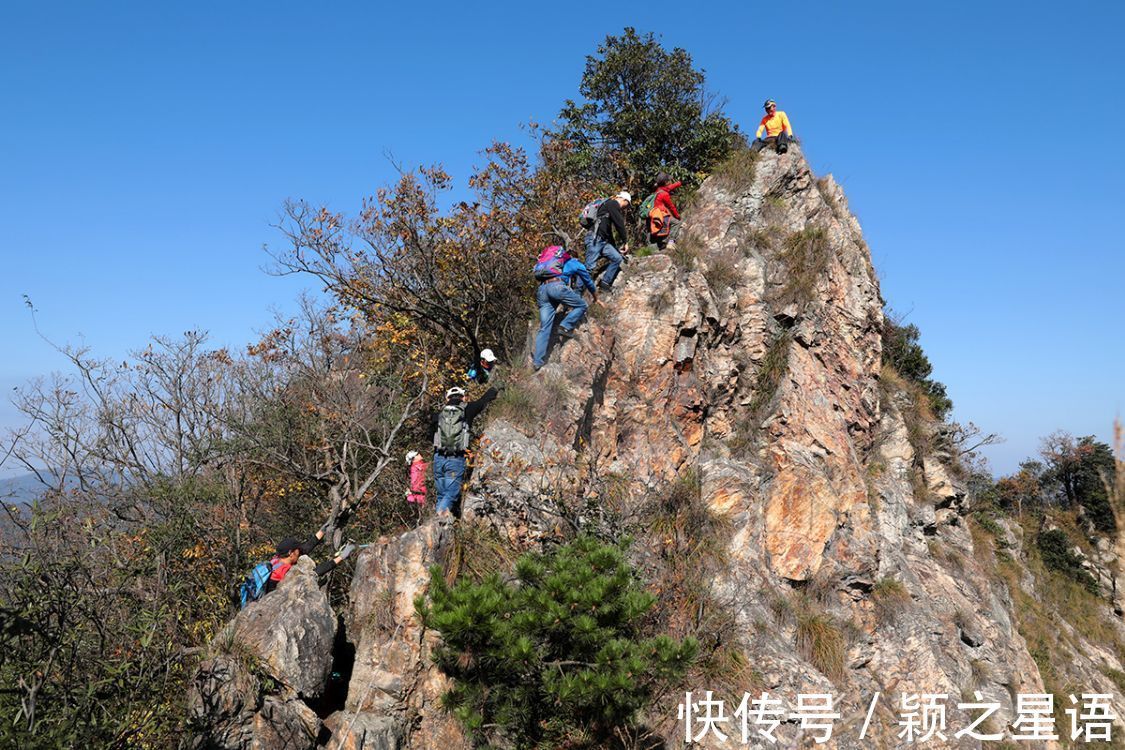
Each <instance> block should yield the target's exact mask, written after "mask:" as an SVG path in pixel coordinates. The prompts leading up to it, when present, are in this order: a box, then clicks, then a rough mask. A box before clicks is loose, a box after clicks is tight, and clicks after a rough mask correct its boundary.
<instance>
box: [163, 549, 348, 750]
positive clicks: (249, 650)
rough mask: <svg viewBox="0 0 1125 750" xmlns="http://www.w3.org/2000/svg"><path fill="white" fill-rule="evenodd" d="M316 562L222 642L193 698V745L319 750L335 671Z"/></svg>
mask: <svg viewBox="0 0 1125 750" xmlns="http://www.w3.org/2000/svg"><path fill="white" fill-rule="evenodd" d="M315 567H316V566H315V564H314V563H313V561H312V560H311V559H310V558H308V557H301V558H300V559H298V560H297V564H296V565H294V566H293V567H292V568H291V569H290V571H289V573H288V575H286V576H285V578H284V579H283V580H282V581H281V583H279V584H278V586H277V589H276V590H274V591H273V592H271V593H270V594H269V595H268V596H264V597H262V599H260V600H259V601H257V602H254V603H253V604H251V605H249V606H248V607H247V608H246V609H244V610H243V611H242V612H240V613H239V614H238V616H237V617H235V618H234V620H232V621H231V623H230V624H229V625H228V626H227V627H226V628H225V629H224V630H223V632H222V633H220V634H219V635H218V636H216V638H215V640H214V642H213V643H212V645H211V653H210V654H209V655H208V658H207V659H205V660H204V661H203V662H202V664H201V665H200V667H199V670H198V672H197V674H196V676H195V680H194V683H193V690H192V693H191V695H190V696H189V698H188V705H189V714H190V717H191V721H190V727H189V736H188V737H187V738H186V740H185V745H186V746H187V747H195V748H224V749H225V748H230V750H235V749H236V748H255V749H257V748H262V749H263V750H265V749H266V748H283V747H284V748H292V749H293V750H298V749H300V748H313V747H315V746H316V739H317V734H318V732H319V730H320V719H319V718H318V717H317V715H316V713H315V712H314V711H313V709H312V708H310V707H309V705H308V703H307V702H306V701H308V700H313V699H316V698H318V697H319V696H320V695H321V693H322V691H323V690H324V687H325V685H326V684H327V682H328V675H329V671H330V670H331V668H332V645H333V640H334V638H335V634H336V616H335V614H333V612H332V608H331V607H330V606H329V605H328V597H327V596H325V594H324V592H323V591H321V590H320V588H319V587H318V585H317V576H316V571H315Z"/></svg>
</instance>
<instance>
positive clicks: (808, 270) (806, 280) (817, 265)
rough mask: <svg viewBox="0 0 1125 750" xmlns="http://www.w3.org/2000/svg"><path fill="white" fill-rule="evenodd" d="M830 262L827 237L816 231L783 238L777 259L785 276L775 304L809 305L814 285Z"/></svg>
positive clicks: (804, 231) (813, 229)
mask: <svg viewBox="0 0 1125 750" xmlns="http://www.w3.org/2000/svg"><path fill="white" fill-rule="evenodd" d="M830 258H831V253H830V248H829V247H828V239H827V234H826V233H825V231H824V230H823V229H821V228H819V227H808V228H806V229H803V230H801V231H800V232H794V233H793V234H791V235H789V236H788V237H786V238H785V242H784V247H783V249H782V251H781V254H780V255H779V256H778V259H779V261H780V262H781V263H782V265H784V267H785V270H786V272H787V276H786V279H785V283H784V284H783V285H782V287H781V290H780V291H779V292H778V293H777V296H776V301H777V302H778V303H779V304H781V305H782V306H784V305H787V304H789V303H791V302H795V303H797V304H804V303H806V302H810V301H812V299H813V298H814V297H815V296H816V284H817V281H819V279H820V277H821V276H822V275H823V274H824V271H825V270H826V269H827V268H828V261H829V259H830Z"/></svg>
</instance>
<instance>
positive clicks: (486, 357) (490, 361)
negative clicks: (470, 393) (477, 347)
mask: <svg viewBox="0 0 1125 750" xmlns="http://www.w3.org/2000/svg"><path fill="white" fill-rule="evenodd" d="M495 364H496V355H495V354H493V353H492V350H491V349H483V350H481V353H480V359H479V360H478V361H477V363H476V364H475V365H473V366H472V367H470V368H469V371H468V372H467V373H465V376H466V377H467V378H468V379H469V380H471V381H473V382H474V383H487V382H488V379H489V378H490V377H492V367H493V365H495Z"/></svg>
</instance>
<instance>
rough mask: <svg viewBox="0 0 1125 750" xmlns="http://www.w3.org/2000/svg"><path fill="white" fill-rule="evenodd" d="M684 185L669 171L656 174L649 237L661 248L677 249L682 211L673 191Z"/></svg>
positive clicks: (649, 219) (649, 217)
mask: <svg viewBox="0 0 1125 750" xmlns="http://www.w3.org/2000/svg"><path fill="white" fill-rule="evenodd" d="M681 185H683V183H682V182H680V181H679V180H677V181H676V182H672V178H671V177H670V176H669V175H668V173H667V172H661V173H660V174H658V175H657V176H656V194H655V197H654V199H653V203H652V209H651V210H650V211H649V214H648V239H649V242H652V243H653V244H655V245H656V247H657V248H658V249H660V250H675V249H676V236H677V235H679V233H680V212H679V210H678V209H677V208H676V204H675V203H673V202H672V191H673V190H675V189H676V188H678V187H680V186H681Z"/></svg>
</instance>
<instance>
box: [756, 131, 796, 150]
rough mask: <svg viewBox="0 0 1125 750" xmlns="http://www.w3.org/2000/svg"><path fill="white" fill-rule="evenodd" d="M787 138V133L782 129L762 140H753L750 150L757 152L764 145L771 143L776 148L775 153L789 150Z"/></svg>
mask: <svg viewBox="0 0 1125 750" xmlns="http://www.w3.org/2000/svg"><path fill="white" fill-rule="evenodd" d="M789 140H790V139H789V135H788V134H787V133H786V132H785V131H784V130H782V131H781V132H780V133H778V134H777V135H773V136H770V137H769V138H766V139H764V140H756V141H754V143H753V144H752V145H751V146H750V150H751V151H754V152H758V151H761V150H762V149H763V148H765V147H766V146H769V145H773V146H774V148H775V149H776V150H777V153H779V154H784V153H785V152H786V151H788V150H789Z"/></svg>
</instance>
